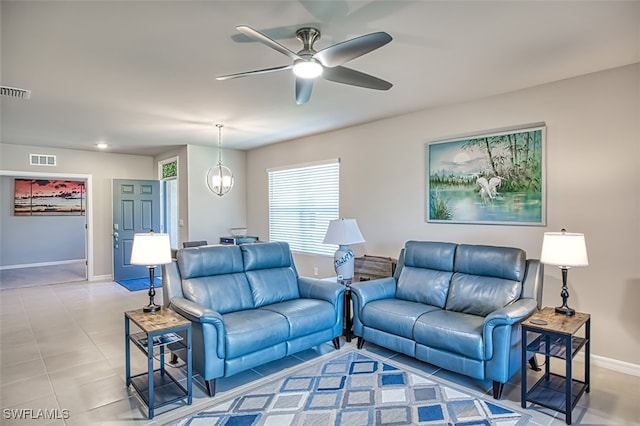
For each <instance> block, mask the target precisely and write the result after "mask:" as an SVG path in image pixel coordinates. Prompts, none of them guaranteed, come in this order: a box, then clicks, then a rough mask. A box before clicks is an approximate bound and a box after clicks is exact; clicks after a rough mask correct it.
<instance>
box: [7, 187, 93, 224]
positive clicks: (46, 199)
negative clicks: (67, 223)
mask: <svg viewBox="0 0 640 426" xmlns="http://www.w3.org/2000/svg"><path fill="white" fill-rule="evenodd" d="M13 205H14V215H15V216H83V215H84V214H85V212H86V191H85V182H84V181H82V180H51V179H15V191H14V201H13Z"/></svg>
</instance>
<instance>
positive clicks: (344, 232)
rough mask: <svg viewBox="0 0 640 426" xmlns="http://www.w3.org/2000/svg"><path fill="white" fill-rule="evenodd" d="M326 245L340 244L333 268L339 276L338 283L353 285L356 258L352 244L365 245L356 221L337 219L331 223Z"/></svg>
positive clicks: (325, 237)
mask: <svg viewBox="0 0 640 426" xmlns="http://www.w3.org/2000/svg"><path fill="white" fill-rule="evenodd" d="M323 243H324V244H338V250H336V252H335V254H334V255H333V266H334V268H335V269H336V274H337V275H338V281H342V283H343V284H345V285H349V284H351V280H352V279H353V264H354V256H353V252H352V251H351V248H349V245H350V244H359V243H364V237H363V236H362V234H361V233H360V228H358V222H356V220H355V219H335V220H332V221H330V222H329V227H328V228H327V234H326V235H325V236H324V241H323Z"/></svg>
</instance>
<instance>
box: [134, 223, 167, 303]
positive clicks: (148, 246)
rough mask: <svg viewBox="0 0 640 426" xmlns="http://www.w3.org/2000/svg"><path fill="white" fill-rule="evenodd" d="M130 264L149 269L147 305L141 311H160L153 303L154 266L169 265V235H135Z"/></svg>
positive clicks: (152, 233) (154, 293)
mask: <svg viewBox="0 0 640 426" xmlns="http://www.w3.org/2000/svg"><path fill="white" fill-rule="evenodd" d="M130 263H131V264H132V265H144V266H146V267H147V268H149V304H148V305H147V306H145V307H144V308H142V310H143V311H144V312H156V311H158V310H160V306H158V305H156V304H155V303H154V301H153V298H154V297H155V295H156V289H155V287H154V286H153V279H154V278H153V273H154V270H155V268H156V266H158V265H164V264H165V263H171V243H170V241H169V235H168V234H156V233H154V232H153V231H151V232H149V233H148V234H135V235H134V236H133V248H132V249H131V260H130Z"/></svg>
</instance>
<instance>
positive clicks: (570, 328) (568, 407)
mask: <svg viewBox="0 0 640 426" xmlns="http://www.w3.org/2000/svg"><path fill="white" fill-rule="evenodd" d="M583 326H584V337H579V336H576V333H577V332H578V330H580V329H581V328H582V327H583ZM527 336H533V339H532V340H531V341H530V342H527ZM590 347H591V316H590V315H589V314H585V313H581V312H576V313H575V314H574V315H571V316H568V315H564V314H558V313H556V312H555V309H554V308H548V307H547V308H544V309H542V310H540V311H539V312H537V313H535V314H533V315H532V316H530V317H529V318H528V319H527V320H525V321H524V322H523V323H522V365H523V367H522V401H521V405H522V408H526V406H527V401H530V402H533V403H535V404H538V405H542V406H543V407H547V408H550V409H552V410H556V411H559V412H561V413H564V414H565V422H566V423H567V424H568V425H570V424H571V421H572V420H571V412H572V411H573V408H574V407H575V406H576V404H577V402H578V400H579V399H580V397H581V396H582V394H583V393H584V392H587V393H588V392H589V390H590V389H589V383H590V376H589V374H590V366H589V363H590V352H591V349H590ZM582 348H584V381H580V380H576V379H575V378H573V369H572V363H573V358H574V357H575V356H576V354H577V353H578V352H579V351H580V350H581V349H582ZM527 351H529V352H534V353H539V354H543V355H544V357H545V365H544V374H543V376H542V377H541V378H540V379H539V380H538V381H537V382H536V383H535V384H534V385H533V386H532V387H531V389H527V369H526V368H524V366H525V365H526V363H527ZM551 357H553V358H560V359H563V360H565V375H564V376H562V375H560V374H555V373H551V372H550V371H549V360H550V358H551Z"/></svg>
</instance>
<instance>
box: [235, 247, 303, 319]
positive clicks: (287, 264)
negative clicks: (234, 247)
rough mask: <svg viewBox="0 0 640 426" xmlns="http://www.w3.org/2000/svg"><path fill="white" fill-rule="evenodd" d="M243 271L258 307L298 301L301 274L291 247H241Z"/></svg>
mask: <svg viewBox="0 0 640 426" xmlns="http://www.w3.org/2000/svg"><path fill="white" fill-rule="evenodd" d="M240 248H241V251H242V257H243V261H244V271H245V275H246V277H247V281H248V282H249V286H250V288H251V296H252V298H253V303H254V305H255V307H256V308H258V307H260V306H264V305H269V304H272V303H277V302H283V301H285V300H291V299H298V298H300V293H299V291H298V273H297V271H296V269H295V266H294V263H293V259H292V257H291V250H289V244H287V243H284V242H272V243H255V244H242V245H241V246H240Z"/></svg>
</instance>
